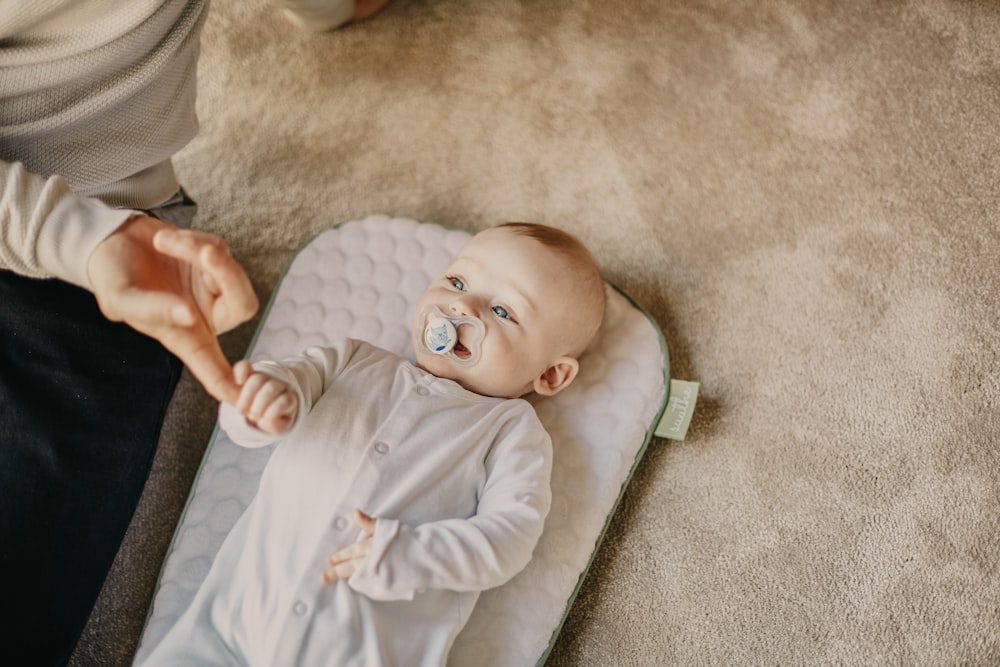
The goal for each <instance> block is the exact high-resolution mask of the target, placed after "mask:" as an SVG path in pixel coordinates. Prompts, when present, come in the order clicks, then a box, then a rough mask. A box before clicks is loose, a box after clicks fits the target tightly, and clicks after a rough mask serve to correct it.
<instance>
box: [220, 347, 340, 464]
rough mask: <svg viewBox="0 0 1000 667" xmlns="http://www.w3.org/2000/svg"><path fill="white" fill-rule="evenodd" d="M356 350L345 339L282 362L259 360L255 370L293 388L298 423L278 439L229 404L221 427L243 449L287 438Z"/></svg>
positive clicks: (222, 413) (222, 412)
mask: <svg viewBox="0 0 1000 667" xmlns="http://www.w3.org/2000/svg"><path fill="white" fill-rule="evenodd" d="M356 350H357V343H356V341H353V340H350V339H344V340H343V341H341V342H339V343H337V344H336V345H332V346H330V347H318V346H314V347H310V348H308V349H306V351H305V352H304V353H302V355H300V356H298V357H293V358H291V359H286V360H285V361H283V362H280V363H279V362H276V361H268V360H264V361H257V362H254V364H253V367H254V370H256V371H259V372H261V373H266V374H267V375H270V376H271V377H274V378H277V379H279V380H281V381H283V382H285V383H286V384H288V386H290V387H291V388H292V390H293V391H294V392H295V395H296V398H297V399H298V404H299V411H298V413H297V414H296V416H295V422H294V423H293V424H292V425H291V427H290V428H289V429H288V431H286V432H285V433H284V434H282V435H280V436H277V435H274V434H273V433H267V432H266V431H262V430H260V429H259V428H256V427H254V426H252V425H251V424H250V423H249V422H247V420H246V418H245V417H244V416H243V415H241V414H240V413H239V412H238V411H237V410H236V408H235V407H233V406H232V405H230V404H229V403H221V404H219V427H220V428H221V429H222V430H223V431H225V432H226V435H228V436H229V437H230V439H231V440H232V441H233V442H235V443H236V444H237V445H240V446H242V447H265V446H267V445H270V444H271V443H273V442H276V441H278V440H280V439H284V438H287V437H288V436H289V435H291V434H292V433H294V432H295V430H296V429H297V428H298V426H299V425H300V424H301V423H302V419H303V417H304V416H305V415H306V414H308V413H309V411H310V410H311V409H312V407H313V406H314V405H315V404H316V401H317V400H319V397H320V396H322V395H323V392H324V391H325V390H326V388H327V387H328V386H329V385H330V383H332V382H333V381H334V379H335V378H336V377H337V376H338V375H339V374H340V372H341V371H342V370H343V369H344V366H345V365H346V363H347V361H348V360H349V359H350V358H351V356H352V355H353V354H354V353H355V351H356Z"/></svg>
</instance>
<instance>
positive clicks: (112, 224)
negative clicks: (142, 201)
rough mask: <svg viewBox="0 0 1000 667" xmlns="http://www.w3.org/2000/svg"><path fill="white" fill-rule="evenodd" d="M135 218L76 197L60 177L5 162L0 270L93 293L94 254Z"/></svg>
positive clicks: (0, 180) (1, 165)
mask: <svg viewBox="0 0 1000 667" xmlns="http://www.w3.org/2000/svg"><path fill="white" fill-rule="evenodd" d="M134 213H135V211H132V210H128V209H114V208H111V207H109V206H107V205H106V204H104V203H102V202H101V201H99V200H97V199H91V198H87V197H81V196H79V195H77V194H74V193H73V192H72V191H71V190H70V188H69V185H67V183H66V181H65V180H64V179H63V178H61V177H59V176H52V177H50V178H44V177H42V176H39V175H37V174H33V173H31V172H29V171H28V170H27V169H25V168H24V165H22V164H20V163H17V162H14V163H10V162H3V161H0V268H3V269H9V270H11V271H14V272H16V273H20V274H22V275H26V276H29V277H32V278H51V277H56V278H61V279H63V280H66V281H68V282H71V283H73V284H74V285H79V286H80V287H85V288H87V289H90V279H89V278H88V277H87V261H88V260H89V259H90V255H91V253H92V252H93V251H94V248H96V247H97V246H98V244H100V243H101V241H103V240H104V239H105V238H107V237H108V235H110V234H111V233H112V232H113V231H114V230H116V229H117V228H118V227H119V226H121V224H122V223H123V222H125V221H126V220H127V219H128V218H129V217H130V216H131V215H133V214H134Z"/></svg>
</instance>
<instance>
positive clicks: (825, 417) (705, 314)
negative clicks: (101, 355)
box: [74, 0, 1000, 666]
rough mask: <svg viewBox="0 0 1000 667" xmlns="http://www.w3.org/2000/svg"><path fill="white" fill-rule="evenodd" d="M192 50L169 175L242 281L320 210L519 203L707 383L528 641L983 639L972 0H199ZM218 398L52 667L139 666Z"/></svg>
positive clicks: (943, 660)
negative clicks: (290, 4) (196, 90)
mask: <svg viewBox="0 0 1000 667" xmlns="http://www.w3.org/2000/svg"><path fill="white" fill-rule="evenodd" d="M202 43H203V51H204V52H203V57H202V60H201V68H200V91H201V92H200V101H199V105H200V106H199V114H200V117H201V119H202V130H201V134H200V135H199V137H198V139H197V140H195V141H194V142H193V143H192V144H191V145H190V146H189V147H188V149H186V150H185V151H184V153H183V154H182V155H181V156H180V157H179V159H178V169H179V172H180V174H181V175H182V178H183V181H184V183H185V185H186V187H187V188H188V190H189V191H190V192H191V194H192V195H193V196H194V197H195V198H196V199H198V201H199V202H200V204H201V207H202V208H201V213H200V217H199V219H198V222H197V226H199V227H201V228H204V229H210V230H213V231H216V232H221V233H223V234H225V235H226V236H227V237H228V238H229V239H230V240H231V242H232V245H233V247H234V251H235V254H236V255H237V256H238V257H239V258H240V259H241V260H242V261H243V262H244V263H245V266H246V267H247V269H248V272H249V273H250V275H251V277H252V278H253V280H254V284H255V285H256V287H257V289H258V291H259V294H260V296H261V298H262V300H266V299H268V298H269V297H270V295H271V292H272V290H273V288H274V286H275V283H276V281H277V279H278V277H279V276H280V274H281V272H282V269H283V268H284V267H285V265H286V264H287V263H288V261H289V260H290V257H291V255H292V252H293V250H294V249H295V248H296V247H298V246H299V245H300V244H302V243H303V242H304V241H306V240H307V239H309V238H310V237H311V236H312V235H313V234H315V233H316V232H317V231H319V230H321V229H323V228H324V227H326V226H328V225H331V224H333V223H337V222H340V221H343V220H347V219H352V218H357V217H361V216H364V215H367V214H370V213H376V212H384V213H389V214H395V215H401V216H407V217H415V218H418V219H423V220H432V221H437V222H441V223H445V224H448V225H453V226H456V227H460V228H463V229H469V230H476V229H480V228H483V227H486V226H488V225H492V224H494V223H497V222H501V221H504V220H511V219H514V220H537V221H543V222H547V223H551V224H555V225H559V226H562V227H565V228H567V229H569V230H571V231H573V232H575V233H577V234H578V235H579V236H581V237H582V238H583V239H584V240H585V241H586V242H588V243H589V245H590V246H591V247H592V248H593V249H594V250H595V252H596V254H597V256H598V258H599V259H600V261H601V262H602V264H603V267H604V270H605V273H606V276H607V278H608V279H610V280H611V281H613V282H614V283H616V284H618V285H619V286H621V287H622V288H623V289H624V290H625V291H626V292H628V293H629V294H630V295H631V296H633V297H634V298H635V299H636V300H637V301H638V302H639V304H641V305H642V306H644V307H645V308H646V309H647V310H648V311H649V312H650V313H651V314H652V315H653V317H654V318H655V319H656V321H657V322H659V323H660V325H661V326H662V327H663V331H664V333H665V335H666V337H667V340H668V343H669V348H670V353H671V357H672V361H673V369H672V370H673V375H674V376H675V377H678V378H682V379H691V380H697V381H699V382H701V387H702V398H701V400H700V402H699V405H698V408H697V412H696V414H695V418H694V422H693V424H692V427H691V432H690V434H689V437H688V439H687V441H686V442H683V443H675V442H668V441H659V440H657V441H654V443H653V444H652V445H651V447H650V450H649V453H648V455H647V457H646V458H645V460H644V461H643V463H642V465H641V467H640V469H639V471H638V473H637V476H636V478H635V479H634V480H633V483H632V484H631V486H630V487H629V490H628V493H627V495H626V496H625V501H624V504H623V505H622V507H621V508H620V510H619V511H618V513H617V515H616V517H615V520H614V524H613V526H612V529H611V531H610V533H609V535H608V536H607V539H606V541H605V543H604V545H603V546H602V547H601V549H600V552H599V554H598V557H597V560H596V562H595V565H594V568H593V569H592V571H591V573H590V576H589V578H588V579H587V580H586V582H585V584H584V586H583V590H582V592H581V595H580V597H579V599H578V600H577V602H576V604H575V605H574V607H573V609H572V611H571V613H570V616H569V620H568V622H567V625H566V627H565V629H564V631H563V633H562V635H561V636H560V638H559V640H558V641H557V643H556V646H555V649H554V651H553V653H552V656H551V658H550V660H549V664H550V665H599V666H606V665H608V666H611V665H614V666H617V665H671V664H680V665H702V664H715V665H746V664H770V665H779V664H780V665H785V664H837V665H873V664H892V665H957V664H963V665H997V664H1000V449H998V440H1000V416H998V415H1000V278H998V264H1000V212H998V206H1000V129H998V125H1000V6H998V5H997V4H996V3H995V2H992V1H990V2H958V1H955V2H945V1H943V0H941V1H935V0H913V1H911V2H863V1H854V0H852V1H848V2H845V1H842V0H822V1H818V2H812V1H806V0H788V1H785V2H781V1H770V2H748V1H730V0H686V1H680V2H669V1H666V0H663V1H657V0H648V1H645V2H639V1H633V2H617V1H614V0H612V1H603V2H596V1H592V2H579V1H577V2H570V1H569V0H550V1H543V0H535V1H531V0H524V1H522V2H508V1H498V0H468V1H462V0H395V1H394V2H393V3H392V4H391V5H390V6H389V8H388V9H387V10H386V11H385V12H383V13H382V14H381V15H380V16H378V17H377V18H376V19H375V20H373V21H371V22H368V23H365V24H362V25H358V26H354V27H350V28H347V29H345V30H341V31H338V32H334V33H330V34H324V35H319V36H314V35H308V34H304V33H300V32H296V30H295V29H294V28H293V27H292V26H291V25H290V24H288V23H286V22H285V21H284V20H283V19H282V18H281V16H280V14H279V13H278V12H277V11H276V10H275V9H274V8H273V7H272V6H270V5H269V4H267V3H266V2H263V1H262V0H250V1H245V0H218V1H217V2H215V4H214V5H213V7H212V10H211V14H210V18H209V20H208V24H207V26H206V29H205V32H204V36H203V40H202ZM255 327H256V321H254V322H251V323H249V324H248V325H246V326H244V327H242V328H240V329H239V330H237V331H235V332H233V333H231V334H229V335H227V336H225V337H224V344H225V349H226V351H227V353H228V354H229V355H230V356H231V357H232V358H234V359H235V358H237V357H239V356H240V354H241V353H242V352H243V351H244V349H245V348H246V346H247V344H248V342H249V340H250V336H251V334H252V332H253V330H254V328H255ZM214 410H215V408H214V406H213V404H212V403H211V401H210V400H209V399H208V398H207V396H206V395H205V394H204V393H202V392H201V391H200V390H199V388H198V387H197V386H196V385H195V384H194V383H193V382H192V381H191V379H190V377H185V378H184V380H183V381H182V384H181V387H180V389H179V391H178V394H177V397H176V400H175V401H174V403H173V405H172V408H171V411H170V414H169V418H168V422H167V425H166V427H165V431H164V436H163V442H162V445H161V451H160V456H159V458H158V459H157V461H156V465H155V470H154V472H153V476H152V478H151V480H150V483H149V485H148V488H147V493H146V496H145V498H144V500H143V504H142V505H141V507H140V509H139V512H138V514H137V516H136V519H135V522H134V525H133V527H132V531H131V532H130V535H129V537H128V539H127V542H126V544H125V546H124V548H123V550H122V553H121V556H120V558H119V560H118V562H117V564H116V566H115V569H114V571H113V573H112V576H111V577H110V579H109V580H108V583H107V585H106V587H105V591H104V594H103V596H102V598H101V600H100V603H99V605H98V607H97V609H96V611H95V614H94V616H93V618H92V620H91V623H90V625H89V626H88V628H87V631H86V633H85V636H84V639H83V641H82V643H81V645H80V646H79V649H78V651H77V654H76V657H75V660H74V664H75V665H119V664H126V663H127V662H128V660H129V657H130V655H131V652H132V651H133V649H134V645H135V642H136V641H137V639H138V635H139V633H140V630H141V628H142V624H143V620H144V615H145V612H146V608H147V606H148V604H149V601H150V598H151V595H152V591H153V587H154V584H155V580H156V576H157V573H158V569H159V566H160V562H161V559H162V557H163V554H164V552H165V550H166V548H167V545H168V542H169V540H170V536H171V532H172V529H173V526H174V525H175V523H176V521H177V519H178V516H179V513H180V511H181V508H182V506H183V502H184V498H185V497H186V494H187V490H188V488H189V487H190V484H191V481H192V478H193V476H194V474H195V471H196V469H197V465H198V461H199V458H200V456H201V453H202V450H203V449H204V447H205V444H206V443H207V442H208V439H209V436H210V434H211V431H212V426H213V419H214Z"/></svg>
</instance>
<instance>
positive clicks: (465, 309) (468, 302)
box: [448, 297, 477, 317]
mask: <svg viewBox="0 0 1000 667" xmlns="http://www.w3.org/2000/svg"><path fill="white" fill-rule="evenodd" d="M448 309H449V310H451V312H453V313H455V314H456V315H459V316H461V317H476V316H477V315H476V305H475V303H473V301H472V299H470V298H468V297H461V298H458V299H455V300H454V301H452V302H451V305H450V306H449V307H448Z"/></svg>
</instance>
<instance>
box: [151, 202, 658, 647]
mask: <svg viewBox="0 0 1000 667" xmlns="http://www.w3.org/2000/svg"><path fill="white" fill-rule="evenodd" d="M468 239H469V234H468V233H466V232H462V231H456V230H449V229H447V228H445V227H441V226H439V225H436V224H431V223H420V222H417V221H415V220H410V219H405V218H389V217H387V216H371V217H368V218H365V219H362V220H355V221H351V222H347V223H344V224H342V225H339V226H337V227H334V228H331V229H329V230H327V231H325V232H322V233H321V234H319V235H318V236H316V237H315V238H314V239H312V240H311V241H310V242H309V243H307V244H306V245H305V246H304V247H303V248H302V249H301V250H300V251H299V253H298V254H297V255H296V256H295V258H294V259H293V261H292V263H291V266H290V267H289V269H288V271H287V272H286V274H285V276H284V278H283V279H282V280H281V283H280V285H279V286H278V289H277V290H276V292H275V295H274V297H273V299H272V302H271V305H270V306H269V308H268V311H267V312H266V313H265V315H264V318H263V320H262V323H261V325H260V328H259V330H258V333H257V336H256V338H255V340H254V342H253V343H252V344H251V350H250V353H249V356H250V358H251V359H254V360H256V359H263V358H269V359H282V358H285V357H289V356H294V355H297V354H299V353H300V352H301V351H302V350H303V349H304V348H306V347H308V346H310V345H323V344H325V343H327V342H329V341H331V340H334V339H337V338H340V337H344V336H350V337H354V338H362V339H366V340H368V341H370V342H372V343H374V344H376V345H379V346H381V347H384V348H386V349H387V350H391V351H393V352H396V353H398V354H399V355H401V356H403V357H405V358H407V359H410V360H411V361H412V360H413V353H412V350H411V347H410V316H411V314H412V310H413V307H414V305H415V304H416V302H417V299H418V298H419V297H420V295H421V294H422V293H423V291H424V289H425V287H426V286H427V285H428V284H429V283H430V281H431V280H432V279H433V278H434V277H435V276H437V274H438V273H440V271H442V270H443V269H444V267H445V266H447V264H448V262H449V261H450V260H451V258H452V257H453V256H454V255H455V254H456V253H457V252H458V251H459V250H460V249H461V247H462V245H464V243H465V242H466V241H467V240H468ZM667 374H668V358H667V352H666V346H665V345H664V343H663V339H662V336H661V334H660V332H659V330H658V329H657V328H656V327H655V326H654V325H653V323H652V322H651V321H650V320H649V318H648V317H647V316H646V315H645V314H644V313H643V312H642V311H641V310H639V309H638V308H636V307H635V306H634V305H633V304H632V303H631V302H629V300H628V299H627V298H626V297H624V296H623V295H622V294H620V293H618V292H617V291H615V290H613V289H610V288H609V302H608V311H607V315H606V317H605V321H604V324H603V325H602V327H601V330H600V332H599V333H598V336H597V339H596V340H595V341H594V343H593V344H592V345H591V347H590V349H588V351H587V352H586V353H585V354H584V355H583V357H582V358H581V370H580V375H579V377H578V378H577V380H576V381H575V382H574V383H573V384H572V385H571V386H570V387H569V388H568V389H567V390H566V391H564V392H562V393H560V394H559V395H557V396H555V397H552V398H539V397H534V396H533V397H531V398H530V400H531V401H532V403H533V404H534V406H535V409H536V411H537V412H538V414H539V417H540V418H541V420H542V422H543V423H544V424H545V427H546V428H547V429H548V431H549V433H550V434H551V436H552V441H553V446H554V462H553V471H552V488H553V500H552V509H551V511H550V513H549V516H548V518H547V520H546V524H545V531H544V533H543V535H542V538H541V540H540V542H539V544H538V546H537V547H536V549H535V555H534V558H533V559H532V561H531V562H530V563H529V564H528V566H527V567H526V568H525V569H524V570H523V571H522V572H521V573H520V574H518V575H517V576H516V577H514V578H513V579H512V580H511V581H509V582H508V583H507V584H505V585H504V586H501V587H499V588H496V589H492V590H489V591H485V592H484V593H483V594H482V595H481V596H480V598H479V602H478V603H477V605H476V608H475V610H474V611H473V613H472V616H471V618H470V619H469V623H468V624H467V625H466V627H465V628H464V629H463V630H462V632H461V634H460V635H459V637H458V639H457V641H456V643H455V646H454V648H453V649H452V652H451V655H450V658H449V664H452V665H479V666H496V667H501V666H511V667H513V666H525V665H534V664H536V663H537V662H539V661H540V660H541V659H542V658H543V657H544V656H545V654H546V652H547V650H548V647H549V645H550V641H551V640H552V638H553V636H554V633H555V631H556V630H557V629H558V628H559V627H560V625H561V623H562V620H563V617H564V615H565V613H566V611H567V609H568V605H569V604H570V603H571V602H572V599H573V596H574V594H575V591H576V587H577V584H578V582H579V580H580V577H581V575H582V574H583V573H584V572H585V571H586V569H587V566H588V564H589V562H590V558H591V555H592V554H593V552H594V550H595V549H596V548H597V546H598V544H599V542H600V539H601V536H602V534H603V531H604V527H605V524H606V522H607V520H608V518H609V517H610V516H611V514H612V513H613V512H614V509H615V507H616V505H617V503H618V498H619V495H620V493H621V491H622V489H623V487H624V485H625V484H626V483H627V481H628V479H629V477H630V476H631V472H632V469H633V467H634V465H635V464H636V463H637V462H638V460H639V458H640V457H641V454H642V452H643V451H644V447H645V445H646V443H647V442H648V438H649V436H648V433H649V431H650V429H651V427H652V425H653V423H654V421H655V420H656V419H657V417H658V415H659V413H660V411H661V410H662V407H663V404H664V402H665V401H666V393H667V382H666V379H665V378H666V377H667ZM274 446H280V444H278V445H274ZM272 447H273V446H272ZM272 447H268V448H264V449H244V448H242V447H238V446H237V445H235V444H233V443H232V442H231V441H230V440H229V439H228V438H227V437H226V435H225V434H224V433H222V432H221V431H219V430H216V432H215V434H214V435H213V436H212V440H211V442H210V443H209V446H208V449H207V451H206V454H205V458H204V460H203V461H202V465H201V470H200V472H199V475H198V479H197V481H196V482H195V486H194V489H193V491H192V494H191V496H190V498H189V500H188V505H187V508H186V510H185V512H184V516H183V517H182V519H181V522H180V525H179V527H178V529H177V532H176V534H175V535H174V541H173V544H172V545H171V548H170V551H169V552H168V554H167V558H166V561H165V564H164V567H163V571H162V573H161V575H160V582H159V585H158V587H157V592H156V596H155V598H154V601H153V607H152V609H151V611H150V615H149V618H148V620H147V623H146V628H145V631H144V633H143V637H142V641H141V644H140V647H139V651H138V655H137V660H138V659H141V658H142V657H143V656H144V655H145V654H146V653H147V652H148V651H149V649H151V648H152V647H153V646H155V645H156V643H157V642H159V641H160V639H161V638H162V637H163V635H164V634H165V633H166V631H167V629H169V627H170V626H171V625H172V624H173V623H174V622H175V621H176V619H177V618H178V617H179V616H180V614H181V613H182V612H183V611H184V609H185V608H186V607H187V605H188V604H189V603H190V601H191V599H192V598H193V597H194V593H195V591H196V590H197V588H198V586H199V585H200V583H201V582H202V580H203V579H204V577H205V576H206V574H207V573H208V570H209V567H210V565H211V562H212V558H213V557H214V555H215V553H216V551H217V550H218V549H219V546H220V545H221V544H222V541H223V539H224V538H225V536H226V534H227V533H228V532H229V530H230V528H231V527H232V526H233V524H234V523H235V522H236V519H237V518H238V517H239V516H240V514H241V513H242V512H243V509H244V508H245V507H246V506H247V504H248V503H249V502H250V500H251V499H252V498H253V495H254V493H255V492H256V489H257V483H258V480H259V477H260V473H261V471H262V470H263V468H264V465H265V463H266V462H267V459H268V457H269V456H270V452H271V449H272Z"/></svg>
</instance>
